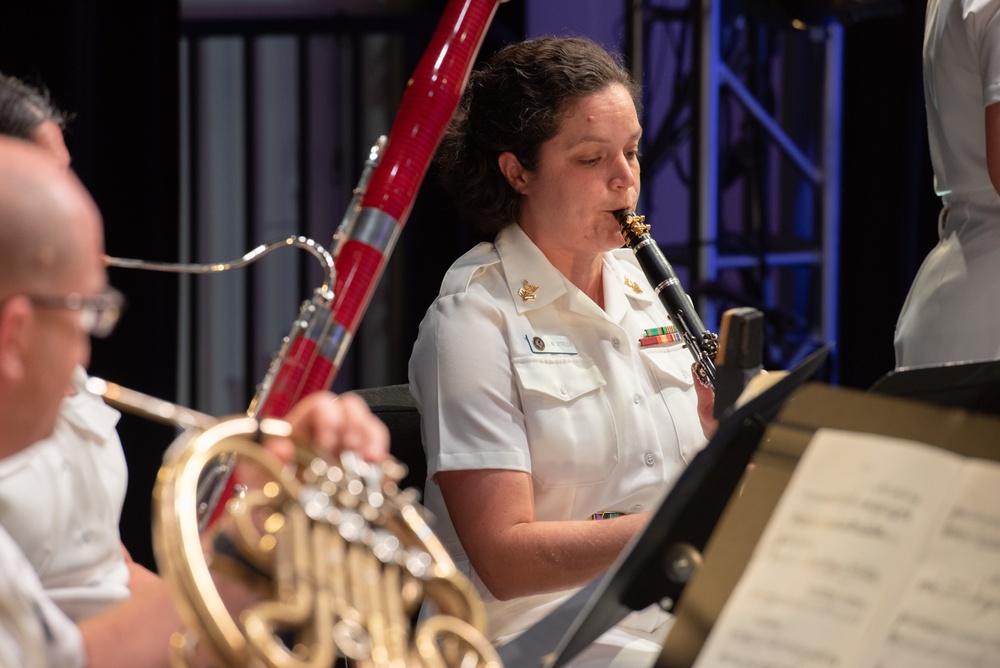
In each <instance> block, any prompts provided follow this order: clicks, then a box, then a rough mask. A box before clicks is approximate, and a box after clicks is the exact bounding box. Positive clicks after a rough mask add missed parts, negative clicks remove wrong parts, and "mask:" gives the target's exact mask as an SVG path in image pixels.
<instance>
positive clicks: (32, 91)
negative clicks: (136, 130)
mask: <svg viewBox="0 0 1000 668" xmlns="http://www.w3.org/2000/svg"><path fill="white" fill-rule="evenodd" d="M65 118H66V114H64V113H62V112H61V111H59V110H58V109H57V108H56V107H55V105H53V104H52V102H51V101H50V100H49V97H48V96H47V95H46V94H45V92H44V91H43V90H42V89H39V88H36V87H33V86H29V85H28V84H26V83H24V82H23V81H21V80H19V79H17V78H16V77H12V76H7V75H4V74H2V73H0V135H9V136H13V137H17V138H21V139H25V140H28V141H30V142H32V143H33V144H35V145H36V146H38V147H39V148H42V149H44V151H45V152H46V153H48V154H49V155H50V156H51V157H52V159H53V160H54V161H55V162H56V163H57V164H58V165H59V166H60V167H62V168H63V169H64V170H67V169H68V168H69V164H70V156H69V152H68V151H67V150H66V144H65V142H64V141H63V134H62V129H63V126H64V125H65ZM101 299H102V304H101V305H103V306H104V307H106V314H111V313H117V311H116V310H115V300H116V299H117V295H116V294H115V293H113V292H109V293H108V294H106V295H103V296H102V297H101ZM105 302H106V303H105ZM107 317H108V315H105V318H107ZM94 324H95V326H96V325H99V324H100V323H94ZM103 329H105V328H97V329H95V330H94V331H92V332H91V333H92V334H96V335H102V334H105V333H107V332H105V331H103ZM86 380H87V374H86V371H85V370H84V366H83V365H82V364H81V365H78V366H77V367H76V368H75V369H74V370H73V374H72V378H71V383H70V385H68V386H67V390H66V392H65V394H66V396H65V397H64V398H63V400H62V402H61V404H60V411H59V416H58V419H57V420H56V424H55V428H54V429H52V430H50V433H49V434H48V435H47V436H46V437H45V438H43V439H41V440H39V441H37V442H36V443H34V444H33V445H32V446H31V447H29V448H26V449H24V450H22V451H21V452H19V453H18V454H17V455H15V456H12V457H9V458H7V459H6V460H3V461H0V524H3V526H4V528H5V529H6V530H7V533H8V534H10V536H11V538H13V539H14V540H15V541H16V542H17V544H18V545H19V546H20V547H21V550H22V551H23V552H24V554H25V556H26V557H27V558H28V561H30V562H31V565H32V567H34V569H35V573H37V575H38V578H39V579H40V580H41V582H42V585H43V586H44V587H45V590H46V592H47V594H48V596H49V598H51V599H52V600H53V601H54V602H55V603H56V605H58V606H59V608H60V609H61V610H62V611H63V612H65V613H66V614H67V615H69V617H70V618H71V619H74V620H80V619H83V618H85V617H88V616H90V615H93V614H96V613H98V612H101V611H102V610H104V609H105V608H106V607H107V606H109V605H111V604H113V603H115V602H117V601H121V600H124V599H125V598H128V596H129V566H128V561H129V557H128V553H127V551H126V550H125V547H124V546H123V545H122V543H121V537H120V533H119V528H118V527H119V522H120V520H121V514H122V507H123V505H124V503H125V493H126V490H127V486H128V467H127V464H126V459H125V454H124V451H123V450H122V445H121V442H120V440H119V438H118V433H117V431H116V426H117V424H118V420H119V418H120V417H121V416H120V414H119V413H118V411H116V410H115V409H113V408H111V407H110V406H107V405H106V404H105V403H104V402H103V401H102V400H101V399H100V398H99V397H96V396H94V395H92V394H90V393H88V392H85V391H82V389H81V388H83V386H84V383H85V382H86Z"/></svg>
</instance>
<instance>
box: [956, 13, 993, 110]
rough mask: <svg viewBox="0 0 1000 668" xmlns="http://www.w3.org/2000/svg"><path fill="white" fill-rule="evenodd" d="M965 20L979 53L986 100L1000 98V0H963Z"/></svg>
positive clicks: (987, 103) (975, 51) (986, 101)
mask: <svg viewBox="0 0 1000 668" xmlns="http://www.w3.org/2000/svg"><path fill="white" fill-rule="evenodd" d="M962 21H963V23H964V25H965V31H966V35H967V36H968V39H969V41H970V44H971V46H972V48H973V53H978V54H979V74H980V77H981V79H982V85H983V104H984V106H989V105H991V104H993V103H995V102H1000V0H962Z"/></svg>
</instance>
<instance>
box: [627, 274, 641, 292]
mask: <svg viewBox="0 0 1000 668" xmlns="http://www.w3.org/2000/svg"><path fill="white" fill-rule="evenodd" d="M625 285H627V286H628V287H630V288H632V291H633V292H635V294H637V295H641V294H642V288H640V287H639V284H638V283H636V282H635V281H633V280H632V279H631V278H629V277H628V276H626V277H625Z"/></svg>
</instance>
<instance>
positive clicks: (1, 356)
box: [0, 295, 32, 380]
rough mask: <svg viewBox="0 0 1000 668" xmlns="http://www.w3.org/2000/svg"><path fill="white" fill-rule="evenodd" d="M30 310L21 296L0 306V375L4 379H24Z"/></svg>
mask: <svg viewBox="0 0 1000 668" xmlns="http://www.w3.org/2000/svg"><path fill="white" fill-rule="evenodd" d="M31 315H32V309H31V304H30V303H29V302H28V298H27V297H24V296H23V295H19V296H16V297H11V298H9V299H8V300H7V301H5V302H4V303H3V304H2V305H0V375H2V376H3V377H4V378H5V379H11V380H20V379H21V378H23V377H24V344H25V341H26V337H27V335H28V334H27V331H28V330H27V328H28V326H29V324H30V322H31Z"/></svg>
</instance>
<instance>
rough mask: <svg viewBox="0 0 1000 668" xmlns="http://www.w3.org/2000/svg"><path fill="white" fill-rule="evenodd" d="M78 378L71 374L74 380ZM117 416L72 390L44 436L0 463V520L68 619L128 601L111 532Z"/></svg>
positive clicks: (119, 472)
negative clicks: (51, 427) (48, 432)
mask: <svg viewBox="0 0 1000 668" xmlns="http://www.w3.org/2000/svg"><path fill="white" fill-rule="evenodd" d="M85 379H86V374H85V372H84V371H83V369H77V371H76V373H75V374H74V383H75V384H76V385H77V386H78V387H79V386H81V385H82V383H83V381H84V380H85ZM119 417H120V414H119V413H118V411H116V410H115V409H113V408H111V407H110V406H107V405H106V404H105V403H104V402H103V401H102V400H101V399H99V398H98V397H95V396H94V395H92V394H89V393H87V392H83V391H80V392H77V393H76V394H75V395H73V396H70V397H66V398H65V399H64V400H63V403H62V405H61V407H60V412H59V418H58V420H57V422H56V427H55V430H54V431H53V433H52V435H51V436H50V437H48V438H46V439H43V440H41V441H39V442H37V443H35V444H33V445H31V446H30V447H28V448H26V449H25V450H22V451H21V452H19V453H17V454H15V455H13V456H11V457H7V458H5V459H3V460H2V461H0V523H2V524H3V526H4V528H5V529H6V530H7V532H8V533H9V534H10V536H11V537H12V538H13V539H14V540H15V541H16V542H17V544H18V545H20V546H21V550H22V551H23V552H24V554H25V555H26V556H27V558H28V561H29V562H30V563H31V564H32V566H34V568H35V572H36V573H37V574H38V578H39V580H41V582H42V584H43V586H44V587H45V589H46V591H47V593H48V595H49V597H50V598H52V600H53V601H55V603H56V604H57V605H58V606H59V607H60V608H62V610H63V611H64V612H65V613H66V614H67V615H69V616H70V617H71V618H72V619H82V618H83V617H87V616H89V615H92V614H94V613H96V612H98V611H100V610H102V609H103V608H104V607H106V606H107V605H109V604H111V603H113V602H115V601H119V600H122V599H124V598H127V597H128V596H129V589H128V583H129V573H128V567H127V566H126V564H125V560H124V556H123V555H122V551H121V538H120V534H119V529H118V521H119V519H120V517H121V510H122V503H123V502H124V499H125V489H126V486H127V482H128V481H127V476H128V473H127V470H126V464H125V455H124V453H123V452H122V447H121V442H120V441H119V439H118V434H117V433H116V431H115V425H116V424H117V423H118V419H119Z"/></svg>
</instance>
